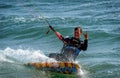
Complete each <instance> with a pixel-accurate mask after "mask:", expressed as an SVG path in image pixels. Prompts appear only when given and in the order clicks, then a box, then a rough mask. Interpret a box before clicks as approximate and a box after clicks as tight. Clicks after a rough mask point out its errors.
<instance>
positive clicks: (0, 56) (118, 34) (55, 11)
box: [0, 0, 120, 78]
mask: <svg viewBox="0 0 120 78" xmlns="http://www.w3.org/2000/svg"><path fill="white" fill-rule="evenodd" d="M119 4H120V1H119V0H64V1H61V0H35V1H34V0H29V1H28V0H1V1H0V78H52V77H53V75H51V74H47V73H45V72H42V71H36V70H31V69H28V68H26V67H25V66H23V64H24V63H27V62H45V61H54V60H52V59H50V58H48V57H47V55H48V54H49V53H52V52H60V49H61V47H62V45H63V44H62V42H61V41H60V40H59V39H58V38H56V36H55V35H54V34H53V32H49V34H48V35H46V32H47V31H48V29H49V28H48V24H47V23H46V21H45V19H47V20H48V21H49V23H50V24H51V25H52V26H54V28H55V29H56V30H57V31H59V32H60V33H61V34H62V35H63V36H73V29H74V27H76V26H81V27H82V28H83V32H85V31H86V30H87V31H88V33H89V44H88V50H87V51H84V52H83V51H81V53H80V55H79V57H78V58H77V60H76V61H77V62H78V63H79V65H80V66H81V70H82V71H83V76H82V78H119V76H120V60H119V59H120V53H119V52H120V5H119ZM81 39H84V38H83V36H82V37H81ZM63 76H64V75H63ZM63 76H61V78H64V77H63ZM55 77H56V76H55ZM65 78H68V77H67V76H65ZM73 78H74V77H73ZM78 78H79V77H78Z"/></svg>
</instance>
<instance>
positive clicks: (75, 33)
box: [74, 28, 82, 38]
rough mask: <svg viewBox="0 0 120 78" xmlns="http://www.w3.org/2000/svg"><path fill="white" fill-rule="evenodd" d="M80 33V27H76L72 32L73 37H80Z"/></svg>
mask: <svg viewBox="0 0 120 78" xmlns="http://www.w3.org/2000/svg"><path fill="white" fill-rule="evenodd" d="M81 34H82V32H81V30H80V28H78V29H77V30H76V31H75V32H74V36H75V38H80V36H81Z"/></svg>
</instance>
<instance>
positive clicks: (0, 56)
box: [0, 55, 14, 63]
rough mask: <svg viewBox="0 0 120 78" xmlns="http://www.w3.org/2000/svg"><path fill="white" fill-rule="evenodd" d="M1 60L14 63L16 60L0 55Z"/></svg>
mask: <svg viewBox="0 0 120 78" xmlns="http://www.w3.org/2000/svg"><path fill="white" fill-rule="evenodd" d="M0 61H1V62H10V63H14V61H12V60H9V59H7V57H6V56H4V55H0Z"/></svg>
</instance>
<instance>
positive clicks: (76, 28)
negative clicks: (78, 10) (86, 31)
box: [74, 27, 82, 33]
mask: <svg viewBox="0 0 120 78" xmlns="http://www.w3.org/2000/svg"><path fill="white" fill-rule="evenodd" d="M78 29H80V31H81V33H82V28H81V27H75V29H74V31H76V30H78Z"/></svg>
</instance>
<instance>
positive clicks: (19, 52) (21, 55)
mask: <svg viewBox="0 0 120 78" xmlns="http://www.w3.org/2000/svg"><path fill="white" fill-rule="evenodd" d="M1 52H3V55H4V56H7V57H10V58H13V59H14V60H17V61H19V62H23V63H27V62H46V61H47V62H50V61H55V60H54V59H51V58H49V57H47V56H46V55H45V54H44V53H43V52H42V51H40V50H29V49H28V50H23V49H12V48H9V47H7V48H6V49H4V50H1Z"/></svg>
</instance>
